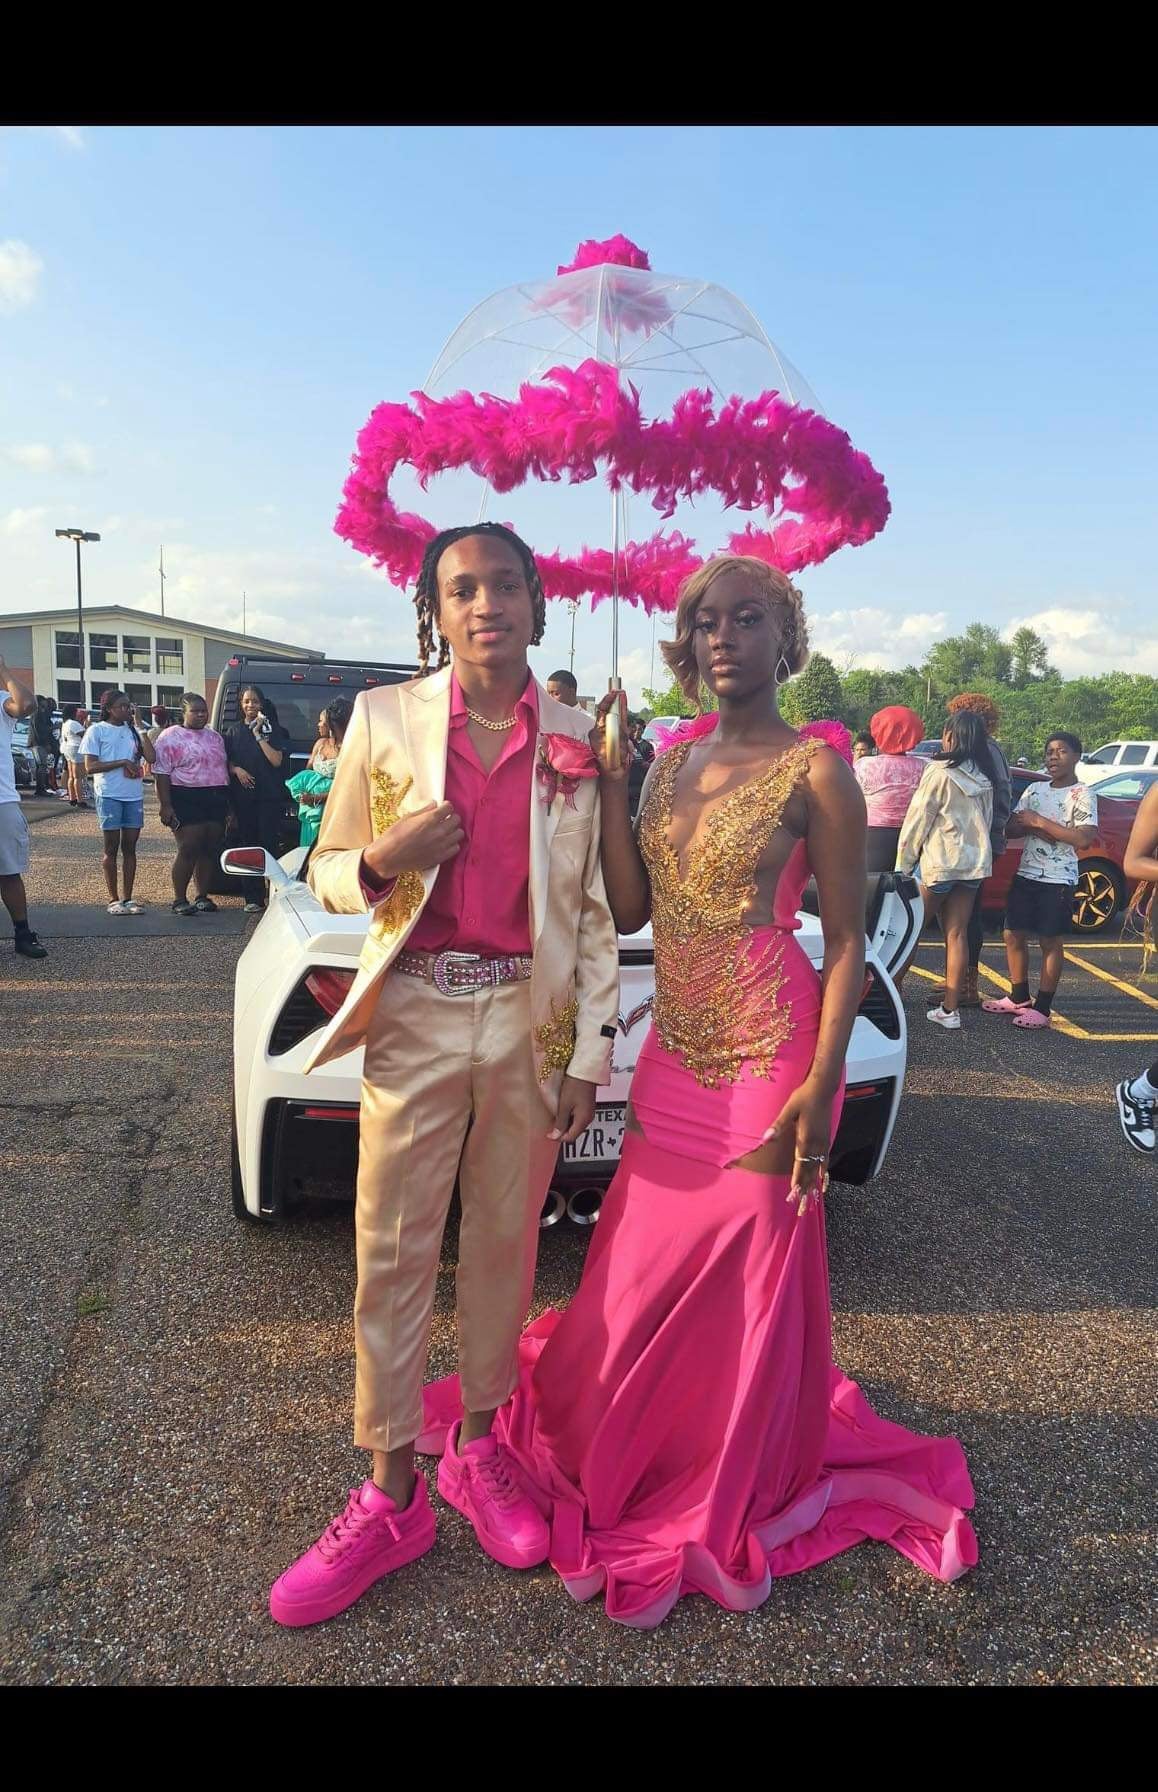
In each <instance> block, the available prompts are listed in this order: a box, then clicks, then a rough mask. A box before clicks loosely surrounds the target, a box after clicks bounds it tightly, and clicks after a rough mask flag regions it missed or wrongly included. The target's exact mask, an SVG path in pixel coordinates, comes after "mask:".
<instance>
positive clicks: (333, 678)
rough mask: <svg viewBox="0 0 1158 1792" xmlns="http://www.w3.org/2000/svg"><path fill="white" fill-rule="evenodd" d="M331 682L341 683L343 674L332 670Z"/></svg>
mask: <svg viewBox="0 0 1158 1792" xmlns="http://www.w3.org/2000/svg"><path fill="white" fill-rule="evenodd" d="M329 683H330V684H341V683H342V674H341V673H340V672H331V673H330V677H329Z"/></svg>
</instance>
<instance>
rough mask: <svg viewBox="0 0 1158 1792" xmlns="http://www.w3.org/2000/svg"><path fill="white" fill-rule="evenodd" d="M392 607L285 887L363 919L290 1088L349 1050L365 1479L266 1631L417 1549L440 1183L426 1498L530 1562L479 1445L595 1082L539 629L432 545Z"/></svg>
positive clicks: (589, 802)
mask: <svg viewBox="0 0 1158 1792" xmlns="http://www.w3.org/2000/svg"><path fill="white" fill-rule="evenodd" d="M415 604H416V607H417V610H418V618H419V636H418V639H419V652H420V657H421V662H422V667H423V673H422V675H421V676H420V677H418V678H416V679H414V680H412V681H411V682H410V683H408V684H401V685H386V686H380V687H379V688H377V689H376V690H372V691H367V692H365V693H363V694H362V695H361V696H360V697H359V698H358V700H357V702H356V703H355V705H354V711H353V714H352V716H351V718H350V723H349V727H348V729H347V732H346V737H345V740H344V743H343V746H342V753H341V757H340V759H339V761H338V769H337V772H336V773H335V776H334V783H333V788H332V791H331V793H330V796H329V798H328V800H327V802H326V807H325V810H324V812H323V817H322V826H321V832H320V834H319V837H318V843H317V845H316V847H315V848H314V852H313V856H312V858H311V861H310V871H309V878H310V885H311V887H312V889H313V891H314V893H315V895H316V896H317V897H318V899H319V900H320V902H321V903H322V905H323V907H324V908H326V909H327V910H329V911H330V913H332V914H353V913H366V912H369V913H370V914H371V915H372V920H371V922H370V928H369V934H368V937H367V941H366V945H365V947H364V949H363V952H362V956H361V961H360V965H359V970H358V974H357V976H356V977H355V979H354V982H353V984H352V986H351V988H350V991H349V994H348V996H347V998H346V1001H345V1003H344V1004H343V1006H342V1008H341V1009H340V1010H339V1012H338V1013H337V1015H335V1017H334V1018H333V1020H332V1021H331V1022H330V1024H329V1025H328V1026H327V1027H326V1028H325V1029H324V1031H323V1032H322V1033H321V1034H320V1035H319V1038H318V1042H317V1044H316V1046H315V1048H314V1050H313V1053H312V1055H311V1057H310V1059H309V1061H308V1063H307V1066H306V1068H307V1071H309V1070H314V1069H316V1068H318V1067H319V1066H320V1065H322V1064H326V1063H328V1062H329V1060H330V1059H331V1058H336V1057H339V1056H340V1055H341V1054H342V1053H344V1052H348V1051H351V1050H353V1049H355V1048H357V1047H363V1048H364V1059H363V1072H362V1077H363V1080H362V1102H361V1115H360V1122H361V1124H360V1142H359V1161H358V1198H357V1208H356V1233H357V1254H358V1293H357V1300H356V1305H355V1312H354V1333H355V1346H356V1353H357V1375H356V1383H355V1399H354V1441H355V1443H356V1444H357V1445H359V1446H360V1447H361V1448H363V1449H367V1450H371V1451H372V1452H373V1471H372V1474H371V1476H370V1478H369V1479H368V1480H367V1481H366V1482H365V1483H364V1484H363V1486H362V1487H361V1489H359V1490H356V1491H355V1492H353V1493H352V1494H351V1495H350V1500H349V1503H348V1505H347V1506H346V1508H345V1510H344V1512H343V1513H342V1514H341V1516H340V1517H338V1518H336V1519H334V1520H333V1522H332V1523H331V1524H330V1525H329V1526H328V1527H327V1528H326V1530H325V1531H323V1533H322V1535H321V1536H320V1537H319V1538H318V1540H317V1542H316V1543H314V1544H313V1545H312V1546H311V1548H310V1549H308V1550H307V1551H306V1552H305V1554H304V1555H303V1556H301V1557H300V1558H299V1559H298V1561H296V1562H295V1563H294V1564H293V1566H292V1567H290V1568H289V1569H288V1570H287V1571H286V1573H285V1574H283V1575H282V1576H281V1578H280V1579H279V1580H278V1581H277V1582H276V1584H275V1585H274V1587H273V1589H272V1591H271V1594H270V1612H271V1615H272V1616H273V1617H274V1618H275V1619H276V1620H277V1622H278V1623H281V1624H290V1625H298V1624H315V1623H318V1622H320V1621H321V1620H322V1619H325V1618H330V1617H334V1616H335V1615H336V1614H337V1613H338V1612H341V1611H345V1610H346V1608H347V1607H348V1606H350V1605H352V1604H353V1603H354V1601H355V1600H356V1599H358V1598H359V1597H360V1596H361V1595H362V1594H363V1593H364V1592H366V1590H367V1589H368V1588H369V1587H371V1586H373V1585H374V1583H375V1582H376V1581H378V1580H380V1579H381V1578H382V1577H383V1576H384V1575H388V1574H390V1573H392V1572H393V1571H394V1570H396V1569H398V1568H400V1567H402V1566H403V1565H404V1564H406V1563H408V1562H412V1561H414V1560H416V1559H417V1557H419V1556H420V1555H422V1554H423V1553H424V1552H425V1551H426V1550H428V1549H429V1548H430V1547H431V1546H432V1545H433V1543H434V1538H435V1520H434V1513H433V1511H432V1509H431V1506H430V1502H429V1499H428V1496H427V1490H426V1482H425V1480H424V1479H423V1478H422V1476H421V1475H416V1474H415V1472H414V1454H415V1448H416V1446H417V1447H418V1448H422V1447H423V1445H424V1444H427V1445H429V1443H430V1441H431V1440H430V1439H429V1438H424V1437H423V1436H422V1435H421V1434H422V1432H423V1401H422V1384H423V1379H424V1375H425V1369H426V1356H427V1348H428V1344H429V1338H430V1323H431V1316H432V1313H433V1308H434V1296H435V1284H436V1280H437V1276H438V1263H439V1255H440V1250H441V1244H442V1234H443V1229H444V1227H445V1223H446V1216H447V1211H448V1209H449V1206H450V1199H451V1195H452V1192H453V1189H454V1185H455V1180H456V1177H457V1180H458V1185H459V1192H460V1197H461V1204H462V1222H461V1227H460V1232H459V1262H458V1273H457V1279H456V1295H457V1309H458V1337H459V1366H460V1375H461V1384H462V1389H463V1395H464V1399H463V1407H464V1411H463V1416H462V1418H461V1421H460V1423H459V1424H457V1425H456V1426H455V1427H454V1428H453V1430H452V1432H451V1433H450V1435H449V1436H448V1437H447V1439H446V1444H445V1454H444V1456H443V1460H442V1462H441V1463H440V1465H439V1470H438V1490H439V1492H440V1493H441V1495H442V1497H443V1498H444V1499H445V1500H446V1501H447V1502H448V1503H449V1504H450V1505H452V1506H454V1507H455V1508H456V1509H457V1510H458V1511H459V1512H461V1513H462V1514H463V1515H464V1516H465V1517H466V1518H467V1519H469V1521H470V1523H471V1524H472V1526H473V1527H474V1530H475V1533H476V1535H477V1536H478V1539H479V1542H480V1543H481V1544H482V1546H483V1548H484V1549H485V1550H486V1552H487V1553H488V1555H490V1556H492V1557H493V1558H494V1559H495V1560H496V1561H498V1562H501V1563H503V1564H504V1565H505V1566H507V1567H511V1568H529V1567H533V1566H535V1565H536V1564H537V1563H539V1562H543V1561H545V1560H546V1558H547V1553H548V1549H549V1546H550V1536H549V1532H548V1528H547V1524H546V1521H545V1519H544V1518H543V1516H542V1515H541V1513H540V1510H539V1508H538V1506H537V1505H536V1504H535V1503H534V1502H533V1500H532V1499H531V1498H530V1497H529V1495H528V1494H527V1492H526V1489H525V1487H524V1484H523V1481H522V1479H521V1475H520V1471H519V1469H518V1467H517V1465H516V1463H515V1461H514V1458H513V1456H512V1455H511V1453H510V1452H509V1450H508V1448H507V1445H506V1443H505V1442H504V1441H501V1440H500V1439H499V1438H498V1437H496V1436H495V1435H494V1434H493V1432H492V1425H493V1422H494V1417H495V1413H496V1411H497V1410H498V1408H499V1407H501V1406H502V1405H503V1404H504V1403H505V1402H506V1401H507V1400H508V1399H509V1397H510V1395H511V1393H512V1391H513V1390H514V1388H515V1386H516V1384H517V1381H518V1347H519V1337H520V1332H521V1330H522V1326H523V1323H524V1320H525V1318H526V1314H527V1309H528V1307H529V1305H530V1299H531V1293H532V1288H533V1283H534V1273H535V1256H536V1251H537V1247H538V1237H539V1215H540V1213H541V1211H542V1206H543V1201H544V1198H545V1196H546V1193H547V1190H548V1188H549V1186H550V1181H551V1176H552V1174H553V1172H554V1168H555V1162H556V1158H557V1156H558V1152H559V1146H560V1142H561V1141H566V1140H570V1139H574V1138H577V1137H578V1135H579V1134H580V1133H581V1132H582V1131H583V1130H584V1128H585V1127H586V1126H588V1125H589V1124H590V1122H591V1120H592V1119H593V1117H594V1112H595V1090H596V1087H597V1085H598V1084H600V1083H602V1082H606V1081H607V1079H608V1076H609V1073H610V1056H611V1046H610V1041H611V1040H613V1039H614V1037H615V1019H616V1015H617V1013H618V997H619V957H618V948H617V940H616V932H615V923H614V922H613V920H612V918H611V911H610V908H609V906H608V902H607V896H606V893H605V891H604V887H603V874H602V871H601V868H600V809H599V766H598V763H597V761H596V758H595V755H594V753H593V751H592V748H591V746H590V743H589V741H588V738H587V736H588V732H589V730H590V726H591V722H590V717H588V716H585V715H584V714H583V712H582V711H581V710H575V709H570V708H568V707H566V706H565V705H564V704H562V703H558V702H556V701H555V699H554V698H553V697H551V696H550V695H549V694H548V692H547V691H546V690H545V689H544V688H543V687H542V686H541V685H539V684H538V682H537V681H536V680H535V679H534V678H533V677H532V676H531V673H530V670H529V668H528V664H527V648H528V646H529V645H530V644H531V643H532V642H537V641H539V640H540V639H541V638H542V634H543V629H544V626H545V604H544V600H543V591H542V586H541V585H540V582H539V576H538V572H537V569H536V567H535V562H534V558H533V556H532V555H531V552H530V549H529V548H528V547H527V546H526V545H525V543H523V542H522V541H520V539H519V537H518V536H517V535H515V534H513V533H512V531H511V530H509V529H506V528H504V527H502V526H501V525H499V524H493V523H484V524H480V525H478V526H477V527H472V528H461V529H450V530H447V531H445V532H444V533H443V534H442V535H439V536H437V537H436V538H435V540H434V541H432V542H431V544H430V546H429V548H428V549H427V552H426V555H425V558H424V561H423V566H422V571H421V573H420V576H419V579H418V584H417V588H416V592H415ZM436 639H437V645H438V669H437V670H435V671H430V670H429V662H430V657H431V654H432V653H433V651H434V649H435V642H436ZM452 655H453V660H452ZM438 1441H439V1443H441V1442H442V1433H441V1432H440V1434H439V1439H438Z"/></svg>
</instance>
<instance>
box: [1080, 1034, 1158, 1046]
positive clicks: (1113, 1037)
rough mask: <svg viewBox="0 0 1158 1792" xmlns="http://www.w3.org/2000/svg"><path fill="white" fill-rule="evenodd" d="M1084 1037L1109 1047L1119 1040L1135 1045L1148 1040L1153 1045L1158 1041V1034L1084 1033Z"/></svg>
mask: <svg viewBox="0 0 1158 1792" xmlns="http://www.w3.org/2000/svg"><path fill="white" fill-rule="evenodd" d="M1082 1037H1083V1039H1092V1040H1094V1041H1095V1043H1097V1044H1101V1045H1108V1044H1110V1043H1111V1042H1116V1041H1118V1040H1119V1039H1120V1040H1122V1041H1124V1042H1126V1043H1129V1042H1130V1041H1131V1040H1133V1041H1134V1042H1135V1043H1137V1042H1139V1041H1141V1040H1148V1041H1149V1042H1150V1044H1151V1045H1153V1044H1154V1042H1155V1041H1156V1040H1158V1033H1083V1035H1082Z"/></svg>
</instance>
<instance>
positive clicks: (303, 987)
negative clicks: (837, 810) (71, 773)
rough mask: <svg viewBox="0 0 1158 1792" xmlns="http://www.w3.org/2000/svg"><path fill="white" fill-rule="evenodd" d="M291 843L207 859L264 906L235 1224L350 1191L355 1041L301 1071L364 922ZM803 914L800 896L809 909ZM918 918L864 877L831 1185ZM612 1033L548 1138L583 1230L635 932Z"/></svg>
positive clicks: (239, 998)
mask: <svg viewBox="0 0 1158 1792" xmlns="http://www.w3.org/2000/svg"><path fill="white" fill-rule="evenodd" d="M304 860H305V854H304V852H303V851H302V849H301V848H298V849H296V850H295V851H293V852H290V853H287V854H286V855H285V857H284V858H283V859H281V860H276V859H273V858H271V857H269V855H268V854H265V853H263V852H262V850H261V848H260V847H232V848H230V849H228V850H227V851H226V852H224V853H223V854H222V855H221V864H222V869H223V870H225V871H226V872H228V873H230V874H231V875H233V876H241V877H252V876H254V875H255V873H256V874H263V875H264V876H266V877H268V879H269V885H270V900H269V905H268V907H267V909H266V912H265V914H264V915H263V916H262V918H261V920H260V922H259V923H258V925H257V926H256V927H255V928H254V930H253V934H252V936H251V937H250V939H249V942H248V944H247V945H246V947H245V950H244V951H243V952H242V954H241V957H240V958H239V960H238V963H237V974H236V981H235V986H234V1008H233V1066H234V1069H233V1207H234V1212H235V1213H236V1214H237V1215H238V1217H239V1218H248V1219H253V1220H277V1219H279V1218H281V1216H282V1215H283V1214H284V1213H285V1212H286V1210H287V1208H288V1207H289V1206H290V1205H291V1204H292V1202H293V1198H294V1193H295V1189H296V1188H298V1187H300V1186H301V1185H302V1183H303V1182H304V1181H305V1180H306V1179H307V1178H309V1177H311V1176H312V1175H315V1174H316V1175H318V1176H320V1177H323V1178H324V1179H325V1181H326V1182H327V1183H328V1184H329V1185H330V1186H331V1187H332V1186H333V1185H334V1184H335V1182H336V1183H337V1184H338V1186H339V1187H341V1188H342V1189H344V1190H345V1192H346V1193H348V1194H349V1195H351V1196H352V1193H353V1185H354V1168H355V1163H356V1153H357V1137H358V1095H359V1086H360V1082H361V1075H362V1052H361V1050H360V1049H359V1050H357V1051H352V1052H347V1053H346V1054H345V1056H344V1057H341V1058H335V1059H333V1060H332V1061H331V1062H330V1063H328V1064H323V1065H322V1066H321V1067H320V1068H319V1069H317V1070H314V1071H312V1072H311V1073H310V1075H309V1076H306V1075H305V1074H304V1073H303V1070H302V1066H303V1064H304V1063H305V1061H306V1058H307V1056H308V1055H309V1050H310V1042H311V1039H312V1037H313V1035H314V1034H315V1033H316V1032H317V1031H318V1030H319V1028H321V1027H322V1026H324V1025H325V1023H326V1021H327V1020H328V1019H329V1018H330V1017H331V1015H333V1014H335V1013H336V1012H337V1010H338V1008H339V1007H340V1005H341V1003H342V1000H343V998H344V996H345V994H346V991H347V989H348V988H349V986H350V983H351V981H352V979H353V976H354V972H355V969H356V966H357V962H358V954H359V952H360V951H361V949H362V941H363V939H364V937H365V934H366V928H367V925H368V917H367V916H366V915H329V914H327V913H326V911H325V909H324V908H323V907H322V906H321V904H320V903H319V902H318V900H317V898H316V897H315V896H314V894H313V892H312V891H311V889H310V888H309V885H308V884H307V883H306V882H305V881H304V875H303V874H304ZM808 902H809V896H808V894H806V896H805V904H806V906H805V909H804V910H803V911H802V912H801V915H800V921H801V929H800V932H799V934H798V935H797V937H798V939H799V940H800V943H801V944H802V946H803V947H804V950H805V951H806V952H807V953H808V955H809V957H810V958H811V959H812V961H813V963H814V964H816V965H817V966H819V964H820V962H821V959H822V957H823V952H824V945H823V940H822V938H821V932H820V923H819V921H818V920H817V918H816V915H815V912H811V913H810V912H809V910H808V906H807V905H808ZM813 910H815V902H813ZM923 919H924V916H923V910H922V904H921V898H920V895H919V894H918V892H917V888H916V885H915V884H913V883H911V882H910V881H909V880H907V879H904V878H899V877H894V876H891V875H885V876H881V877H873V878H870V879H869V882H868V886H867V901H866V909H865V928H866V945H867V952H866V964H865V986H864V997H863V999H862V1001H861V1005H860V1009H859V1011H858V1013H857V1017H856V1020H855V1022H854V1023H853V1030H852V1038H851V1040H850V1041H849V1048H848V1059H847V1093H846V1097H845V1106H844V1114H843V1117H842V1119H841V1123H840V1129H839V1131H838V1133H837V1137H836V1143H835V1146H834V1148H833V1153H832V1164H831V1170H832V1175H833V1177H834V1179H835V1180H837V1181H839V1182H853V1183H860V1182H867V1181H868V1180H869V1179H870V1178H871V1177H873V1176H875V1175H876V1174H877V1172H878V1171H879V1169H880V1167H881V1164H882V1163H883V1161H884V1157H885V1153H886V1152H887V1150H888V1147H889V1140H890V1139H891V1137H892V1132H893V1124H894V1122H895V1119H896V1114H897V1107H898V1105H899V1103H900V1099H901V1089H902V1086H903V1083H904V1079H905V1061H906V1056H907V1035H906V1029H905V1015H904V1009H903V1008H902V1006H901V1003H900V999H899V997H898V995H897V992H896V989H895V988H894V986H893V982H892V978H891V976H890V974H889V973H890V971H892V970H896V969H897V968H898V967H899V966H901V965H903V964H907V963H908V961H909V959H910V958H911V956H912V954H913V953H914V951H915V950H916V946H917V941H918V940H919V938H920V933H921V924H922V921H923ZM619 963H620V979H621V982H620V1000H619V1031H618V1035H617V1037H616V1041H615V1047H614V1051H613V1054H612V1060H613V1061H612V1072H611V1081H610V1082H609V1083H608V1084H607V1085H606V1086H604V1087H602V1088H601V1089H600V1090H599V1093H598V1108H597V1111H596V1116H595V1120H594V1122H593V1124H592V1125H591V1126H590V1127H588V1129H587V1131H586V1132H585V1133H584V1134H583V1135H582V1136H581V1137H580V1138H578V1139H577V1140H575V1142H574V1143H573V1144H570V1145H567V1146H565V1147H564V1149H563V1150H562V1152H561V1153H560V1156H559V1167H558V1172H557V1174H556V1178H555V1183H554V1186H553V1187H552V1189H551V1192H550V1194H549V1195H548V1197H547V1200H546V1203H545V1205H544V1208H543V1224H544V1226H550V1225H553V1224H554V1223H555V1221H557V1220H558V1219H560V1218H561V1217H562V1216H563V1214H564V1213H568V1214H569V1215H570V1217H571V1218H572V1219H573V1220H575V1221H576V1222H577V1223H579V1224H581V1225H589V1224H590V1223H591V1222H592V1220H594V1219H595V1218H596V1217H597V1215H598V1211H599V1203H600V1201H601V1200H602V1196H603V1190H604V1188H605V1187H606V1185H607V1183H608V1182H609V1181H610V1179H611V1175H612V1173H613V1172H614V1169H615V1165H616V1162H617V1160H618V1157H619V1151H620V1146H621V1143H622V1139H623V1121H624V1110H625V1105H626V1102H627V1094H628V1089H629V1086H630V1083H631V1073H632V1071H633V1070H634V1068H635V1061H636V1058H637V1056H638V1053H639V1048H640V1045H641V1044H642V1042H643V1038H644V1035H645V1033H646V1031H647V1026H648V1020H649V1017H650V1014H651V1004H652V997H653V994H654V975H653V968H652V947H651V935H650V932H649V931H647V930H645V931H643V932H641V933H637V934H633V935H632V936H631V937H630V938H627V937H624V938H621V939H620V942H619Z"/></svg>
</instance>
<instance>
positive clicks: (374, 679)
mask: <svg viewBox="0 0 1158 1792" xmlns="http://www.w3.org/2000/svg"><path fill="white" fill-rule="evenodd" d="M366 683H367V684H377V683H378V680H377V679H376V678H368V679H367V680H366Z"/></svg>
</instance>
